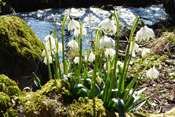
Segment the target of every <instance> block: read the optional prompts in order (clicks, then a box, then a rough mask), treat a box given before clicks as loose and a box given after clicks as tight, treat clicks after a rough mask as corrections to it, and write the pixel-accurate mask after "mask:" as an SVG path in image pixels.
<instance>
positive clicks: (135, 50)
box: [129, 42, 139, 57]
mask: <svg viewBox="0 0 175 117" xmlns="http://www.w3.org/2000/svg"><path fill="white" fill-rule="evenodd" d="M132 44H133V42H131V45H130V49H129V52H130V53H131V50H132ZM138 49H139V45H138V44H137V43H134V46H133V51H132V56H133V57H135V56H136V55H135V52H137V51H138Z"/></svg>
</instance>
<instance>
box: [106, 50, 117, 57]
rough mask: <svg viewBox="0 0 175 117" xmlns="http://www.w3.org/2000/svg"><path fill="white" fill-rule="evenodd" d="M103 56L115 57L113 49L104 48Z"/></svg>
mask: <svg viewBox="0 0 175 117" xmlns="http://www.w3.org/2000/svg"><path fill="white" fill-rule="evenodd" d="M105 55H106V56H108V55H109V56H110V57H112V56H114V55H115V50H114V49H113V48H106V51H105Z"/></svg>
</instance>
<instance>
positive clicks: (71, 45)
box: [67, 40, 78, 48]
mask: <svg viewBox="0 0 175 117" xmlns="http://www.w3.org/2000/svg"><path fill="white" fill-rule="evenodd" d="M67 45H68V46H69V47H72V48H78V43H77V42H76V41H75V40H71V41H69V43H68V44H67Z"/></svg>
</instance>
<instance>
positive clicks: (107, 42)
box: [97, 36, 115, 49]
mask: <svg viewBox="0 0 175 117" xmlns="http://www.w3.org/2000/svg"><path fill="white" fill-rule="evenodd" d="M114 45H115V41H114V40H113V39H112V38H110V37H107V36H103V37H102V38H101V39H100V40H99V42H98V44H97V47H98V49H103V48H106V47H107V48H110V47H113V46H114Z"/></svg>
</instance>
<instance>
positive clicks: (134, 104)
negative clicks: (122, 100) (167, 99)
mask: <svg viewBox="0 0 175 117" xmlns="http://www.w3.org/2000/svg"><path fill="white" fill-rule="evenodd" d="M165 91H167V90H163V91H160V92H158V93H155V94H152V95H150V96H147V97H145V98H143V99H141V100H139V101H137V102H135V103H133V105H132V106H130V107H129V106H128V105H125V106H126V107H127V108H128V109H127V110H126V112H129V111H130V110H131V109H132V108H133V107H135V106H137V105H138V104H140V103H142V102H143V101H145V100H147V99H149V98H151V97H153V96H156V95H158V94H161V93H163V92H165Z"/></svg>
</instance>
